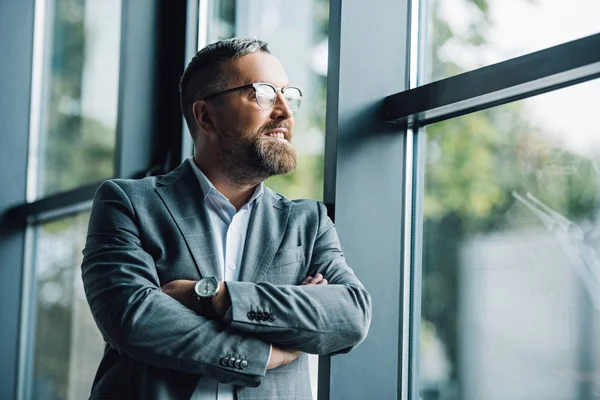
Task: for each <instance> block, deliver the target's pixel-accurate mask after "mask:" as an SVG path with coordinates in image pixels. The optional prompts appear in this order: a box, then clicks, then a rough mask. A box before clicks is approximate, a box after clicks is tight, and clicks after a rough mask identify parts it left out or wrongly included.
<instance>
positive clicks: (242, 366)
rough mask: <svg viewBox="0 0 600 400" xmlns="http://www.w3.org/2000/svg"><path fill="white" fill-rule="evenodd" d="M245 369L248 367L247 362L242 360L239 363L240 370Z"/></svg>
mask: <svg viewBox="0 0 600 400" xmlns="http://www.w3.org/2000/svg"><path fill="white" fill-rule="evenodd" d="M247 367H248V361H246V360H242V362H241V363H240V368H241V369H246V368H247Z"/></svg>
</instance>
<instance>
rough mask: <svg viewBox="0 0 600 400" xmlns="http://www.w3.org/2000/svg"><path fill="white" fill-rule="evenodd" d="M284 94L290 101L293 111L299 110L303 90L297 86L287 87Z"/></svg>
mask: <svg viewBox="0 0 600 400" xmlns="http://www.w3.org/2000/svg"><path fill="white" fill-rule="evenodd" d="M283 96H284V97H285V99H286V100H287V102H288V105H289V106H290V109H291V110H292V111H298V109H299V108H300V104H301V103H302V92H301V91H300V89H298V88H296V87H287V88H285V91H284V93H283Z"/></svg>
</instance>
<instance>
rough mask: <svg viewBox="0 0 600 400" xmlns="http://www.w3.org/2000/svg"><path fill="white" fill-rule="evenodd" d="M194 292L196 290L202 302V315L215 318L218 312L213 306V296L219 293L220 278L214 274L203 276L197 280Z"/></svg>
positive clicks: (197, 296)
mask: <svg viewBox="0 0 600 400" xmlns="http://www.w3.org/2000/svg"><path fill="white" fill-rule="evenodd" d="M194 292H196V298H197V299H198V301H199V302H200V309H201V311H202V315H204V316H206V317H209V318H215V317H216V316H217V314H216V312H215V308H214V307H213V303H212V300H213V297H215V296H216V295H217V293H219V280H218V279H217V278H215V277H214V276H211V277H208V278H202V279H200V280H199V281H198V282H196V285H195V286H194Z"/></svg>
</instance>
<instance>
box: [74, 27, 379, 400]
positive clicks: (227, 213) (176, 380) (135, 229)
mask: <svg viewBox="0 0 600 400" xmlns="http://www.w3.org/2000/svg"><path fill="white" fill-rule="evenodd" d="M180 94H181V106H182V111H183V115H184V117H185V119H186V122H187V124H188V127H189V129H190V132H191V134H192V137H193V139H194V150H195V155H194V157H192V158H190V159H188V160H186V161H184V162H183V163H182V164H181V165H180V166H179V167H177V168H176V169H175V170H174V171H172V172H171V173H169V174H167V175H164V176H160V177H148V178H144V179H141V180H118V179H116V180H109V181H106V182H104V183H103V184H102V185H101V186H100V187H99V189H98V192H97V193H96V197H95V199H94V205H93V208H92V213H91V217H90V223H89V229H88V236H87V241H86V246H85V249H84V251H83V253H84V260H83V264H82V277H83V283H84V287H85V292H86V296H87V299H88V302H89V305H90V308H91V311H92V314H93V316H94V318H95V320H96V323H97V325H98V327H99V329H100V331H101V333H102V335H103V337H104V339H105V341H106V351H105V354H104V357H103V359H102V361H101V363H100V366H99V368H98V372H97V374H96V378H95V380H94V383H93V387H92V393H91V397H90V399H92V398H93V399H95V400H100V399H128V400H131V399H145V400H146V399H165V400H166V399H202V400H203V399H211V400H215V399H218V400H223V399H239V400H243V399H267V398H272V399H282V398H286V399H309V398H311V388H310V379H309V371H308V357H307V355H306V354H307V353H311V354H320V355H335V354H340V353H346V352H348V351H350V350H352V349H353V348H354V347H356V346H357V345H358V344H359V343H360V342H361V341H362V340H363V339H364V338H365V336H366V334H367V331H368V327H369V324H370V318H371V303H370V296H369V294H368V293H367V291H366V290H365V289H364V287H363V285H362V284H361V283H360V281H359V280H358V279H357V278H356V276H355V275H354V273H353V271H352V269H351V268H350V267H348V265H347V264H346V262H345V259H344V256H343V254H342V250H341V247H340V243H339V240H338V237H337V233H336V230H335V227H334V225H333V223H332V221H331V220H330V219H329V218H328V216H327V213H326V209H325V206H324V205H323V204H322V203H319V202H317V201H314V200H295V201H290V200H288V199H287V198H285V197H284V196H282V195H280V194H278V193H275V192H273V191H271V190H270V189H268V188H267V187H266V186H264V184H263V181H264V180H265V179H266V178H268V177H270V176H272V175H277V174H287V173H289V172H291V171H293V170H294V169H295V167H296V163H297V154H296V151H295V150H294V148H293V146H292V137H293V133H294V117H293V112H294V111H296V110H298V108H299V107H300V104H301V102H302V91H301V89H299V88H297V87H295V86H290V84H289V82H288V77H287V75H286V73H285V71H284V69H283V67H282V65H281V64H280V63H279V61H278V60H277V58H275V57H274V56H273V55H271V54H270V52H269V50H268V47H267V44H266V43H264V42H262V41H260V40H257V39H251V38H242V39H240V38H236V39H230V40H225V41H221V42H217V43H214V44H211V45H209V46H207V47H205V48H203V49H202V50H200V51H199V52H198V53H197V54H196V56H195V57H194V58H193V59H192V61H191V62H190V63H189V65H188V67H187V68H186V70H185V72H184V74H183V77H182V79H181V85H180Z"/></svg>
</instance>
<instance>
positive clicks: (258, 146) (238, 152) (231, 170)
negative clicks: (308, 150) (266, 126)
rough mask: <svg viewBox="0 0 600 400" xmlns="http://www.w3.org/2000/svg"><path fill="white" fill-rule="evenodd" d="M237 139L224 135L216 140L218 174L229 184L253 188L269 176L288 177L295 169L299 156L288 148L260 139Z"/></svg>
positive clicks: (289, 146) (290, 147) (282, 144)
mask: <svg viewBox="0 0 600 400" xmlns="http://www.w3.org/2000/svg"><path fill="white" fill-rule="evenodd" d="M236 136H237V137H236ZM240 137H241V136H238V135H235V136H234V135H223V136H220V137H219V139H218V140H219V149H218V152H219V154H218V155H217V158H218V161H219V166H220V173H221V174H222V175H223V176H224V177H225V178H227V179H228V180H229V181H231V182H233V183H235V184H238V185H244V186H255V185H258V184H259V183H261V182H263V181H264V180H265V179H267V178H269V177H270V176H274V175H285V174H289V173H290V172H292V171H294V170H295V169H296V166H297V163H298V155H297V153H296V150H294V148H293V147H292V146H291V145H288V144H285V143H279V142H277V141H274V140H270V139H266V138H263V137H262V136H258V137H256V138H255V139H254V140H252V141H249V140H248V139H245V140H244V139H242V140H240V139H239V138H240Z"/></svg>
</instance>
